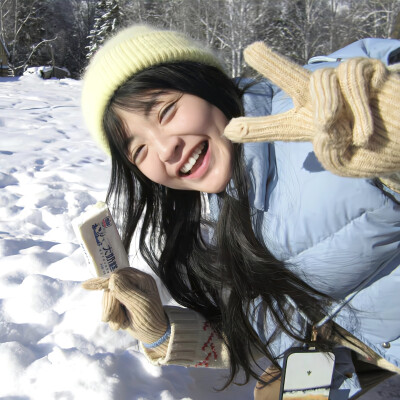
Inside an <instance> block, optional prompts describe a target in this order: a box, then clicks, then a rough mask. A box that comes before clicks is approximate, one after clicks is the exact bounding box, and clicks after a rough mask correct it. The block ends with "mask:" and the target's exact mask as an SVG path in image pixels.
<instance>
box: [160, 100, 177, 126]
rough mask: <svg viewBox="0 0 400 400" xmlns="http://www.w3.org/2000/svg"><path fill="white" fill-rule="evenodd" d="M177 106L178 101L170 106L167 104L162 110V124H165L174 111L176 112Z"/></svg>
mask: <svg viewBox="0 0 400 400" xmlns="http://www.w3.org/2000/svg"><path fill="white" fill-rule="evenodd" d="M175 105H176V101H175V102H173V103H170V104H167V105H166V106H165V107H164V108H162V109H161V111H160V114H159V120H160V122H163V121H164V120H165V119H166V118H168V116H170V115H171V113H172V111H173V110H174V108H175Z"/></svg>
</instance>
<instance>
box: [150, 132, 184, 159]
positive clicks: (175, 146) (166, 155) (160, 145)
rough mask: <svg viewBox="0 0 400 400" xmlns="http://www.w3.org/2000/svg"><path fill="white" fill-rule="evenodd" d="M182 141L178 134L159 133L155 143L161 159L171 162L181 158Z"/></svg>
mask: <svg viewBox="0 0 400 400" xmlns="http://www.w3.org/2000/svg"><path fill="white" fill-rule="evenodd" d="M181 142H182V141H181V139H180V138H179V137H178V136H167V135H162V134H161V135H157V137H156V138H155V140H154V144H155V148H156V151H157V154H158V157H159V158H160V160H161V161H162V162H169V163H172V162H175V161H177V160H179V152H180V149H181V147H182V146H181Z"/></svg>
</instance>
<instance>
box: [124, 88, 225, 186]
mask: <svg viewBox="0 0 400 400" xmlns="http://www.w3.org/2000/svg"><path fill="white" fill-rule="evenodd" d="M153 97H154V98H151V96H150V98H151V102H150V103H151V104H152V106H151V107H149V108H150V109H149V110H145V111H128V110H123V109H118V114H119V116H120V117H121V119H122V121H123V122H124V126H125V131H126V133H127V138H126V151H127V153H128V154H129V158H130V160H131V162H132V163H134V164H135V165H136V166H137V167H138V169H139V170H140V171H141V172H142V173H143V174H144V175H145V176H146V177H147V178H149V179H150V180H152V181H153V182H156V183H159V184H161V185H164V186H167V187H169V188H173V189H181V190H196V191H201V192H207V193H218V192H221V191H223V190H224V189H225V187H226V186H227V184H228V182H229V180H230V178H231V174H232V166H231V164H232V163H231V161H232V143H231V142H229V141H228V140H227V139H226V138H225V137H224V136H222V134H223V132H224V129H225V126H226V125H227V123H228V120H227V118H226V117H225V115H224V114H223V112H222V111H221V110H220V109H219V108H217V107H215V106H214V105H212V104H210V103H209V102H207V101H206V100H203V99H202V98H200V97H197V96H193V95H190V94H186V93H183V94H182V93H179V92H175V91H170V92H166V93H162V94H158V95H154V96H153Z"/></svg>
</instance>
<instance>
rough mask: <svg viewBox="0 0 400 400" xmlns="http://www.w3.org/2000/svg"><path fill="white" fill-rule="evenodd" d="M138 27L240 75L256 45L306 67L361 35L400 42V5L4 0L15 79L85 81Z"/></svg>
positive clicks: (381, 1)
mask: <svg viewBox="0 0 400 400" xmlns="http://www.w3.org/2000/svg"><path fill="white" fill-rule="evenodd" d="M132 23H151V24H155V25H157V26H161V27H165V28H169V29H171V28H172V29H178V30H180V31H183V32H185V33H186V34H188V35H189V36H191V37H193V38H194V39H196V40H199V41H201V42H204V43H205V44H206V45H208V46H211V47H212V48H214V49H216V50H217V53H218V54H220V56H221V57H222V58H223V60H224V63H225V65H226V66H227V69H228V71H229V73H230V74H231V75H232V76H237V75H240V74H242V73H247V72H248V69H247V68H246V66H245V65H244V63H243V58H242V53H243V49H244V48H245V47H246V46H247V45H248V44H250V43H251V42H252V41H254V40H264V41H266V42H267V43H268V44H269V45H271V46H273V47H274V48H275V49H276V50H278V51H279V52H281V53H282V54H284V55H286V56H289V57H291V58H293V59H295V60H296V61H298V62H300V63H304V62H306V61H307V60H308V59H309V58H310V57H312V56H314V55H322V54H329V53H331V52H333V51H335V50H336V49H338V48H340V47H343V46H345V45H347V44H349V43H351V42H352V41H354V40H358V39H361V38H365V37H374V36H375V37H392V38H400V0H163V1H160V0H101V1H99V0H0V38H1V39H2V40H3V41H4V43H5V44H6V45H7V47H8V50H9V52H10V53H11V56H12V62H13V64H12V66H13V69H14V72H15V73H16V74H21V73H23V71H24V68H25V67H27V66H31V65H53V64H54V65H57V66H59V67H66V68H68V70H69V71H70V72H71V74H72V76H73V77H75V78H79V77H80V75H81V72H82V70H83V69H84V68H85V66H86V64H87V62H88V59H87V58H86V57H87V56H89V57H91V55H92V54H93V52H94V51H95V50H96V49H97V48H98V47H99V46H100V45H101V43H103V42H104V40H105V39H106V38H107V37H108V36H109V35H110V34H111V33H112V32H113V31H114V30H115V29H118V28H121V27H123V26H125V25H128V24H132Z"/></svg>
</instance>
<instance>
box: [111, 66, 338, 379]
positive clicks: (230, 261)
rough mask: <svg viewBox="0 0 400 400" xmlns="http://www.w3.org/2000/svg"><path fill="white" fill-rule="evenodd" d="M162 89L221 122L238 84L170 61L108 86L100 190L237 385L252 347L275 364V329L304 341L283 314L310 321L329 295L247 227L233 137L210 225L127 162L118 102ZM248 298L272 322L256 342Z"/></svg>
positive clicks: (188, 194) (237, 96)
mask: <svg viewBox="0 0 400 400" xmlns="http://www.w3.org/2000/svg"><path fill="white" fill-rule="evenodd" d="M171 90H173V91H178V92H181V93H188V94H192V95H195V96H198V97H201V98H202V99H204V100H206V101H208V102H209V103H211V104H213V105H214V106H216V107H218V108H219V109H220V110H221V111H222V112H223V113H224V114H225V116H226V117H227V119H228V120H230V119H232V118H235V117H239V116H241V115H243V113H244V111H243V105H242V100H241V98H242V95H243V90H242V89H240V88H239V87H238V85H237V84H236V83H235V82H233V81H232V80H231V79H229V78H228V77H227V76H226V75H225V74H224V73H223V72H221V71H220V70H219V69H217V68H214V67H210V66H207V65H203V64H201V63H195V62H179V63H169V64H162V65H158V66H155V67H152V68H149V69H146V70H144V71H142V72H140V73H138V74H137V75H135V76H134V77H132V78H131V79H130V80H128V81H127V82H126V83H124V84H123V85H122V86H121V87H120V88H119V89H118V90H117V91H116V92H115V93H114V96H113V98H112V99H111V101H110V103H109V105H108V107H107V110H106V112H105V114H104V118H103V124H104V129H105V132H106V135H107V139H108V142H109V146H110V151H111V156H112V172H111V180H110V185H109V190H108V195H107V197H108V200H111V199H112V200H113V203H114V204H115V209H116V210H118V211H119V212H120V218H119V219H120V220H121V221H122V222H123V225H122V238H123V242H124V245H125V247H126V248H127V249H128V248H129V246H130V243H131V240H132V237H133V235H134V233H135V231H136V230H137V229H139V230H140V235H139V248H140V252H141V254H142V255H143V257H144V259H145V260H146V262H147V263H148V264H149V266H150V267H151V268H152V269H153V270H154V271H155V273H156V274H157V275H158V276H159V277H160V279H161V280H162V282H163V283H164V284H165V286H166V287H167V289H168V290H169V292H170V294H171V295H172V297H173V298H174V299H175V300H176V301H177V302H178V303H179V304H181V305H183V306H185V307H188V308H190V309H193V310H195V311H197V312H199V313H201V314H202V315H203V316H204V317H205V318H206V319H207V320H208V321H210V323H211V324H212V326H213V328H214V329H215V330H216V331H217V332H218V333H220V334H221V337H222V338H223V339H224V340H225V342H226V345H227V348H228V351H229V356H230V376H229V378H228V381H227V383H226V385H225V386H227V385H228V384H230V383H231V382H232V381H233V380H234V378H235V376H236V375H237V373H238V372H239V370H240V369H243V371H244V375H245V376H244V383H247V382H248V380H249V378H250V376H253V377H255V378H256V379H257V378H258V376H259V375H260V370H257V367H256V364H255V363H254V357H253V355H254V354H255V353H259V352H261V353H262V354H264V355H265V356H267V357H268V358H269V359H270V360H272V361H273V362H274V363H275V364H276V365H278V364H277V362H276V359H277V357H278V356H279V355H278V354H274V353H273V351H272V349H271V346H270V342H271V341H272V340H273V338H274V337H275V336H276V335H278V334H279V333H280V332H285V333H286V334H288V335H289V336H291V337H292V338H294V339H295V340H297V341H299V342H302V343H308V342H309V341H310V335H309V330H308V329H305V328H304V327H299V326H298V325H297V324H296V323H294V322H293V319H292V315H293V312H294V311H295V308H297V309H298V310H300V311H301V312H303V313H304V314H306V315H307V317H308V318H309V319H310V320H311V321H316V320H317V319H319V318H321V317H322V315H323V314H324V312H325V307H326V306H327V305H328V303H329V301H330V299H329V298H328V296H326V295H324V294H322V293H319V292H318V291H317V290H315V289H313V288H312V287H310V286H309V285H307V284H306V283H305V282H304V281H303V280H302V279H300V278H299V277H298V276H296V275H295V274H294V273H292V272H291V271H290V270H289V269H288V268H287V267H286V266H285V265H284V263H283V262H281V261H279V260H277V259H276V258H275V257H274V256H273V255H272V254H271V253H270V252H269V251H268V249H267V248H266V246H265V245H264V244H263V242H262V238H260V237H258V235H256V234H255V229H254V228H253V226H252V222H251V217H252V216H251V211H250V206H249V200H248V187H249V177H248V176H247V175H246V172H245V168H244V161H243V154H242V146H241V145H239V144H234V145H233V165H232V171H233V172H232V187H231V188H230V190H227V191H224V192H222V193H220V194H218V198H219V200H218V201H219V206H220V214H219V218H218V221H217V222H215V223H213V222H212V221H208V220H207V219H206V218H205V216H204V202H203V200H202V194H201V193H199V192H195V191H185V190H175V189H170V188H167V187H164V186H162V185H160V184H157V183H154V182H152V181H150V180H149V179H148V178H146V177H145V176H144V175H143V174H142V173H141V172H140V171H139V169H138V168H137V167H136V166H135V165H133V164H132V163H131V162H130V158H129V155H128V154H127V149H126V148H124V146H125V139H126V132H125V127H124V123H123V121H122V120H121V118H120V117H119V115H118V109H126V110H132V111H138V110H142V111H145V110H146V109H148V107H150V105H149V101H150V99H151V98H154V97H152V96H148V94H154V93H156V94H157V93H166V92H169V91H171ZM232 192H233V193H234V195H232ZM227 193H231V195H229V194H227ZM210 225H212V228H213V230H214V235H213V239H212V240H211V241H208V240H205V239H204V237H203V234H202V228H203V227H204V226H210ZM256 298H259V299H262V302H261V304H262V307H263V310H264V311H265V313H268V315H269V316H270V318H271V319H272V321H273V322H274V324H275V326H276V329H275V331H274V332H272V334H270V335H269V337H268V338H266V341H265V340H264V341H262V340H261V339H260V337H259V336H258V334H257V333H256V332H255V330H254V329H253V326H252V323H251V321H250V320H251V316H250V313H251V305H252V304H253V301H254V300H255V299H256ZM288 298H290V299H291V300H289V299H288ZM293 304H294V306H293Z"/></svg>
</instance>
